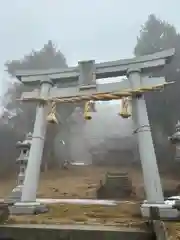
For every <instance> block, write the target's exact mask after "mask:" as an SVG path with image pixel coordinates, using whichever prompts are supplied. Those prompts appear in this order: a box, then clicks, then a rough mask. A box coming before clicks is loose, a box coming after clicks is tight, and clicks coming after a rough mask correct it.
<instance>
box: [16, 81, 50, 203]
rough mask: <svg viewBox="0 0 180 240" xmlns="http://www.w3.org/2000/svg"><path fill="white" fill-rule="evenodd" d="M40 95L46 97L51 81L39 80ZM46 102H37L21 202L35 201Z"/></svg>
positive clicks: (44, 129)
mask: <svg viewBox="0 0 180 240" xmlns="http://www.w3.org/2000/svg"><path fill="white" fill-rule="evenodd" d="M40 84H41V88H40V89H41V90H40V95H41V97H42V98H48V96H49V91H50V89H51V87H52V82H51V81H50V80H49V79H48V78H46V79H43V80H42V81H41V83H40ZM47 111H48V106H47V103H45V104H44V103H39V104H38V105H37V109H36V119H35V123H34V132H33V136H32V144H31V150H30V154H29V160H28V169H27V170H28V171H26V176H25V180H24V187H23V191H22V197H21V201H22V202H28V201H30V200H31V201H34V202H36V192H37V188H38V183H39V174H40V166H41V159H42V155H43V149H44V142H45V136H46V130H47V119H46V118H47V113H48V112H47Z"/></svg>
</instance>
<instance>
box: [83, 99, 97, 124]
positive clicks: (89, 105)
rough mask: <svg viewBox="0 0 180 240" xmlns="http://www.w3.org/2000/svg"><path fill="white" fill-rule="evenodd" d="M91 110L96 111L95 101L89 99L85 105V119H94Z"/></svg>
mask: <svg viewBox="0 0 180 240" xmlns="http://www.w3.org/2000/svg"><path fill="white" fill-rule="evenodd" d="M91 112H96V109H95V102H94V101H88V102H86V103H85V106H84V119H85V120H91V119H92V116H91V115H90V113H91Z"/></svg>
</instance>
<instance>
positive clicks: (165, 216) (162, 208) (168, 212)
mask: <svg viewBox="0 0 180 240" xmlns="http://www.w3.org/2000/svg"><path fill="white" fill-rule="evenodd" d="M152 207H153V208H157V209H158V217H157V218H158V219H153V220H162V221H163V220H179V219H180V211H178V210H177V209H174V208H173V207H172V206H171V205H168V204H164V203H162V204H160V203H159V204H157V203H155V204H152V203H151V204H150V203H143V204H142V205H141V215H142V217H143V218H147V219H151V218H152V216H151V211H150V209H151V208H152Z"/></svg>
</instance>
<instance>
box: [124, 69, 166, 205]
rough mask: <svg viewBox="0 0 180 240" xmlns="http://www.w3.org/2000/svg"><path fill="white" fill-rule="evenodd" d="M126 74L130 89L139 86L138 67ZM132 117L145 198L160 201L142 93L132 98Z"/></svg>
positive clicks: (156, 167)
mask: <svg viewBox="0 0 180 240" xmlns="http://www.w3.org/2000/svg"><path fill="white" fill-rule="evenodd" d="M127 75H128V79H129V81H130V84H131V87H132V89H138V88H140V86H141V71H140V69H129V70H128V72H127ZM132 118H133V122H134V127H135V129H134V134H137V140H138V146H139V154H140V159H141V165H142V170H143V171H142V172H143V178H144V189H145V190H146V199H148V203H150V202H152V203H154V202H156V203H157V202H161V203H162V202H163V201H164V197H163V191H162V186H161V180H160V175H159V171H158V166H157V161H156V155H155V150H154V145H153V140H152V135H151V129H150V125H149V119H148V114H147V108H146V102H145V99H144V97H143V95H138V96H134V97H133V98H132Z"/></svg>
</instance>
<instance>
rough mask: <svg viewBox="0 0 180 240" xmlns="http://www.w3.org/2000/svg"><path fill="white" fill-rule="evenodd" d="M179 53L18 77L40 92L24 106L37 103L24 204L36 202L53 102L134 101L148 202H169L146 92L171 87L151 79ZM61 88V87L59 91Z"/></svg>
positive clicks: (90, 63)
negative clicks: (112, 79) (116, 79)
mask: <svg viewBox="0 0 180 240" xmlns="http://www.w3.org/2000/svg"><path fill="white" fill-rule="evenodd" d="M173 55H174V49H170V50H166V51H162V52H157V53H155V54H151V55H146V56H141V57H136V58H132V59H125V60H118V61H111V62H103V63H95V61H92V60H90V61H82V62H79V63H78V66H76V67H69V68H66V69H64V70H62V69H49V70H46V71H45V70H42V71H37V70H35V71H21V72H17V73H16V77H17V78H18V79H19V80H20V81H21V82H22V83H24V84H26V85H34V87H38V86H40V90H36V91H33V92H28V93H23V94H22V100H24V101H36V102H37V103H38V104H37V110H36V119H35V124H34V132H33V139H32V145H31V149H30V154H29V160H28V166H27V170H26V176H25V181H24V187H23V191H22V199H21V201H22V202H35V201H36V191H37V187H38V181H39V175H40V165H41V158H42V153H43V147H44V140H45V135H46V128H47V120H46V117H47V111H48V102H49V101H56V102H57V103H59V104H62V103H65V102H76V101H86V100H97V99H103V100H112V99H121V98H122V97H127V96H131V97H132V119H133V122H134V133H136V134H137V139H138V145H139V152H140V159H141V164H142V170H143V177H144V186H145V192H146V197H147V200H148V202H163V199H164V198H163V192H162V186H161V181H160V176H159V172H158V167H157V162H156V156H155V151H154V146H153V141H152V136H151V130H150V126H149V120H148V115H147V110H146V103H145V100H144V97H143V93H144V92H145V91H151V90H157V89H159V88H161V87H163V86H164V85H165V84H167V83H166V81H165V78H164V77H158V78H156V77H150V76H151V75H152V73H153V71H155V70H160V69H161V68H163V67H164V65H165V64H166V63H167V60H168V62H169V61H170V60H171V58H172V57H173ZM123 75H126V76H127V77H128V80H124V81H122V82H115V83H107V84H97V83H96V79H100V78H109V77H117V76H123ZM56 84H58V87H54V86H56Z"/></svg>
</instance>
